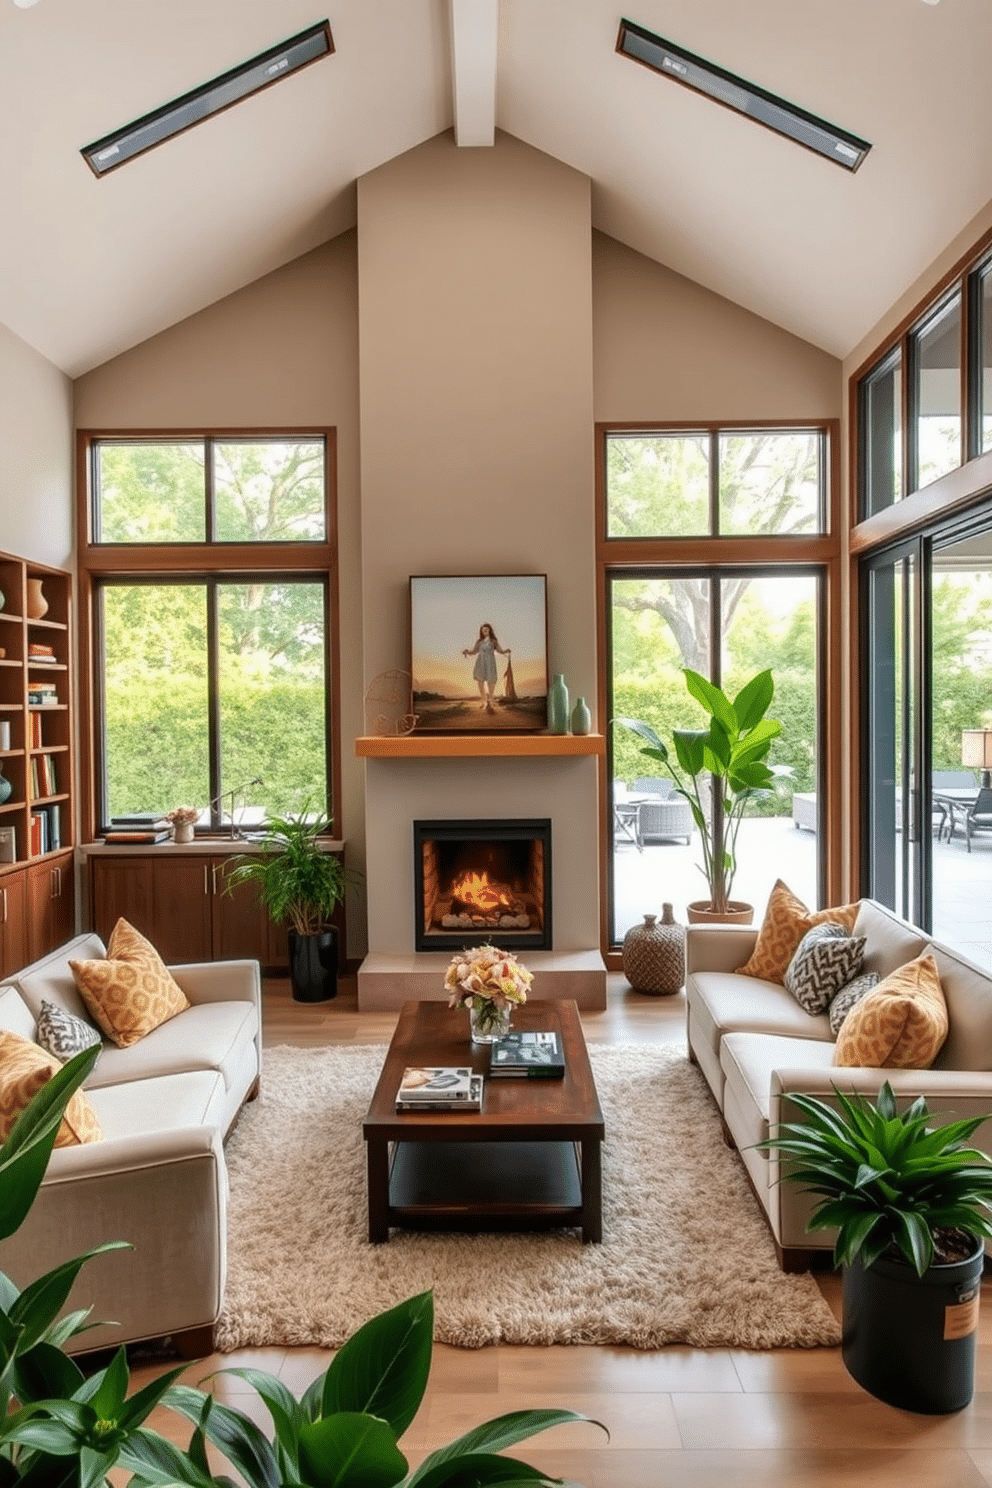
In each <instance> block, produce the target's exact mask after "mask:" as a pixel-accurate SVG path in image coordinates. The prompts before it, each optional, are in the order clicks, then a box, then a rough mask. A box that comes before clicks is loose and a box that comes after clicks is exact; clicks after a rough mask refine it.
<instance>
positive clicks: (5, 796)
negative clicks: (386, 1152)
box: [0, 769, 14, 806]
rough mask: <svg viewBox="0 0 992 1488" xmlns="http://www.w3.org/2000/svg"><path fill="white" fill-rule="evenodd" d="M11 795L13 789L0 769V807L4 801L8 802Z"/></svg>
mask: <svg viewBox="0 0 992 1488" xmlns="http://www.w3.org/2000/svg"><path fill="white" fill-rule="evenodd" d="M13 794H14V787H13V786H12V785H11V783H10V781H9V780H8V779H7V777H6V775H5V774H4V773H3V770H2V769H0V806H2V805H3V803H4V801H9V800H10V798H11V796H12V795H13Z"/></svg>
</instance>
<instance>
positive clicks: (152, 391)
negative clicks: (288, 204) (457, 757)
mask: <svg viewBox="0 0 992 1488" xmlns="http://www.w3.org/2000/svg"><path fill="white" fill-rule="evenodd" d="M356 278H357V246H356V240H355V233H354V231H350V232H346V233H342V234H341V236H340V237H337V238H333V239H332V240H331V241H330V242H329V243H325V244H324V245H323V246H322V247H321V248H317V249H315V250H314V251H313V252H312V253H307V254H305V255H304V256H303V257H302V258H298V259H295V260H294V261H293V262H292V263H290V264H287V265H286V266H285V267H283V268H281V269H277V270H276V271H275V272H274V273H272V274H268V275H266V276H265V277H264V278H263V279H259V280H258V281H257V282H256V283H254V284H251V285H249V286H248V287H247V288H246V289H242V290H239V291H238V292H237V293H235V294H233V295H229V296H228V297H227V298H226V299H224V300H220V301H219V302H218V303H217V304H216V305H211V306H209V307H208V308H207V309H206V310H202V311H200V313H199V314H197V315H194V316H191V317H190V318H189V319H188V320H184V321H181V322H180V323H179V324H178V325H175V326H171V327H170V328H169V330H167V331H163V332H162V333H161V334H160V335H158V336H153V337H152V338H151V339H150V340H148V341H145V342H143V343H142V344H141V345H139V346H136V347H134V348H133V349H132V350H130V351H128V352H125V353H124V354H123V355H121V356H119V357H115V358H114V359H113V360H112V361H110V362H106V363H104V365H103V366H101V367H97V368H96V369H95V370H94V371H92V372H88V373H87V374H86V375H85V376H83V377H80V378H78V379H77V381H76V383H75V416H76V426H77V428H83V429H115V430H117V429H138V428H145V429H154V428H175V429H182V428H196V427H204V426H206V427H220V428H224V427H228V428H241V427H251V426H255V427H262V426H275V427H279V426H290V427H291V426H294V425H297V426H300V425H302V426H306V425H317V426H332V427H334V428H336V429H337V450H338V471H337V476H338V481H337V488H338V538H339V545H340V563H339V577H340V628H341V657H340V660H341V719H340V724H341V729H342V738H343V740H344V741H345V742H344V744H343V746H342V766H343V779H342V803H341V805H342V830H343V833H344V836H345V837H346V839H347V840H348V842H349V844H350V846H349V853H348V856H349V862H352V863H353V864H354V866H355V867H358V868H361V867H362V865H363V861H364V836H365V831H364V809H365V803H364V790H363V778H362V772H361V769H360V768H359V766H358V764H357V761H356V760H355V758H354V753H353V751H352V749H351V740H352V739H353V738H354V736H355V735H356V734H358V733H360V732H361V731H362V722H361V698H362V667H361V641H360V635H361V584H360V548H361V532H360V518H359V507H358V292H357V283H356ZM349 932H350V933H353V935H354V936H356V937H357V945H358V949H357V950H356V951H355V952H354V954H356V955H357V954H360V953H361V948H362V943H363V934H364V931H363V915H362V913H361V912H356V910H355V908H354V907H353V906H349Z"/></svg>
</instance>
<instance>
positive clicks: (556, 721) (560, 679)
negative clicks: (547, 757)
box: [548, 672, 568, 734]
mask: <svg viewBox="0 0 992 1488" xmlns="http://www.w3.org/2000/svg"><path fill="white" fill-rule="evenodd" d="M548 733H549V734H567V733H568V688H567V687H566V686H565V677H564V674H563V673H562V672H555V675H554V680H553V681H552V683H551V686H550V687H549V688H548Z"/></svg>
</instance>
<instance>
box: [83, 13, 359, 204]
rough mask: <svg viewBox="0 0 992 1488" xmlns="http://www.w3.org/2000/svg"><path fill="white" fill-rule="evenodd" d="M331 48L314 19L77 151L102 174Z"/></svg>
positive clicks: (325, 28)
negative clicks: (260, 51)
mask: <svg viewBox="0 0 992 1488" xmlns="http://www.w3.org/2000/svg"><path fill="white" fill-rule="evenodd" d="M333 51H334V42H333V40H332V38H331V28H330V25H329V24H328V22H327V21H326V20H325V21H318V22H317V24H316V25H314V26H310V27H308V28H307V30H306V31H301V32H300V33H299V35H298V36H291V37H290V39H289V40H288V41H284V42H281V43H280V45H279V46H274V47H270V48H269V50H268V51H267V52H262V53H261V54H260V55H259V56H257V57H252V58H251V60H250V61H248V62H242V63H241V65H240V66H238V67H232V68H231V70H230V72H224V73H221V75H220V77H216V78H213V79H212V80H211V81H210V82H209V83H203V84H201V86H200V87H199V88H194V89H193V90H192V92H190V93H184V94H183V95H182V97H180V98H174V99H173V100H172V102H171V103H166V104H163V105H162V107H161V108H157V109H153V110H152V112H151V113H150V114H143V115H142V117H141V118H140V119H135V120H134V122H133V123H132V124H125V125H124V126H123V127H122V128H121V129H115V130H114V132H113V134H105V135H104V136H103V138H102V139H98V140H95V141H94V142H93V144H92V145H84V146H83V149H82V151H81V152H80V153H81V154H82V156H83V158H84V160H85V161H86V163H87V165H88V166H89V167H90V169H91V170H92V171H93V173H94V175H97V176H105V175H106V174H107V172H108V171H112V170H116V168H117V167H118V166H119V165H124V163H125V162H126V161H128V160H133V159H134V157H135V156H136V155H141V154H143V153H144V151H145V150H151V149H152V148H153V147H154V146H155V145H160V144H162V142H163V140H167V139H171V138H172V137H173V135H176V134H182V132H183V131H184V130H186V129H191V128H192V127H193V125H194V124H201V123H202V122H203V120H204V119H209V118H210V116H211V115H212V114H219V113H221V112H222V111H223V110H224V109H227V108H230V107H231V106H232V104H235V103H240V102H241V100H242V99H243V98H248V97H249V96H250V95H251V94H252V93H259V92H261V90H262V89H263V88H269V87H271V86H272V84H273V83H278V82H280V81H281V80H282V79H283V78H285V77H289V76H290V74H291V73H294V72H299V70H300V68H301V67H307V66H309V64H310V63H311V62H317V61H319V60H320V58H321V57H327V56H329V55H330V54H331V53H332V52H333Z"/></svg>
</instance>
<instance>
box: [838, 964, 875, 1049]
mask: <svg viewBox="0 0 992 1488" xmlns="http://www.w3.org/2000/svg"><path fill="white" fill-rule="evenodd" d="M877 986H878V972H877V971H863V972H862V973H861V975H860V976H859V977H855V978H854V981H853V982H848V984H847V986H846V987H841V989H840V991H839V992H838V993H837V996H836V997H835V998H834V999H833V1001H832V1002H831V1004H830V1007H829V1008H828V1009H827V1017H828V1018H829V1019H830V1032H831V1033H832V1034H833V1036H834V1038H836V1037H837V1035H838V1034H839V1033H840V1030H841V1025H842V1024H843V1022H844V1019H845V1018H846V1017H847V1015H848V1013H849V1012H850V1011H851V1009H852V1008H853V1007H854V1006H855V1005H856V1004H857V1003H859V1002H860V1001H861V999H862V997H867V995H868V993H869V992H870V991H871V990H872V988H873V987H877Z"/></svg>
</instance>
